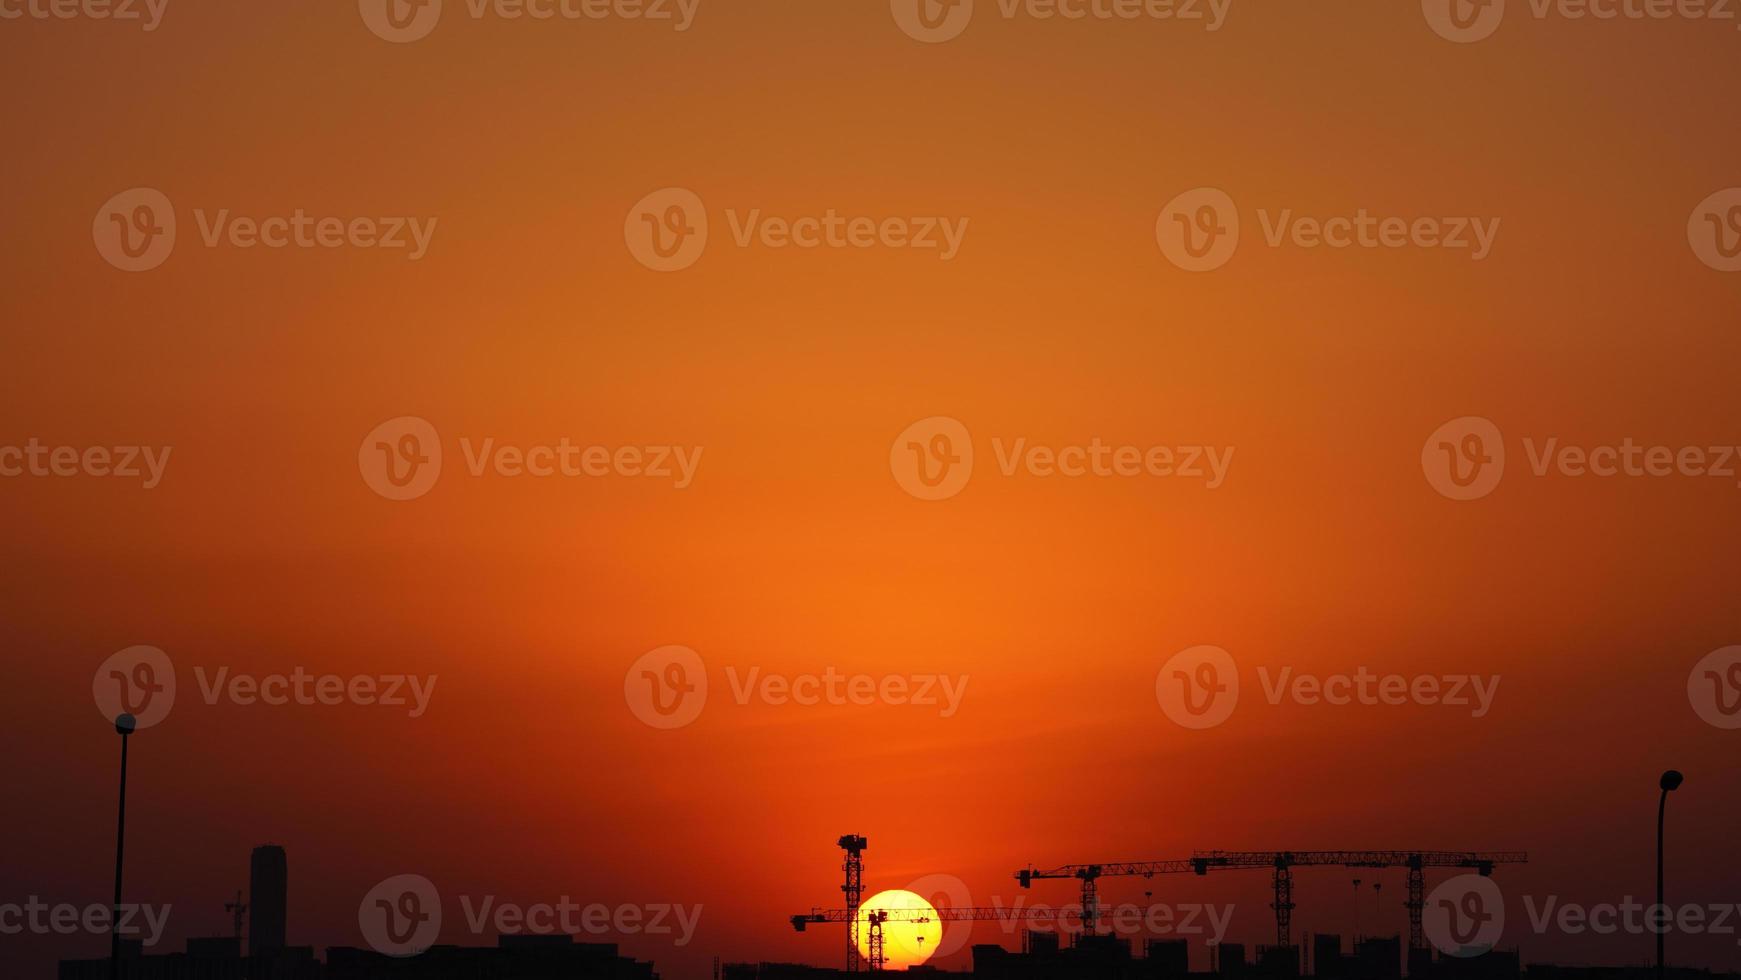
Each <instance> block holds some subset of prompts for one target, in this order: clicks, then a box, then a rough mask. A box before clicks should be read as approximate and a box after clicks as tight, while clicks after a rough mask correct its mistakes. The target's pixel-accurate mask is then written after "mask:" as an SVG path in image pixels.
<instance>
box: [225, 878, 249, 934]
mask: <svg viewBox="0 0 1741 980" xmlns="http://www.w3.org/2000/svg"><path fill="white" fill-rule="evenodd" d="M224 911H225V912H228V913H230V924H231V925H232V926H234V927H235V930H236V944H237V946H238V947H240V945H241V942H242V921H243V920H244V919H246V918H247V916H248V906H247V905H246V904H244V903H243V902H242V892H241V890H240V889H238V890H237V891H236V900H235V901H233V902H225V903H224Z"/></svg>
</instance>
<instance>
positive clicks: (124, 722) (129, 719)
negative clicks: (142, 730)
mask: <svg viewBox="0 0 1741 980" xmlns="http://www.w3.org/2000/svg"><path fill="white" fill-rule="evenodd" d="M138 727H139V719H137V718H135V717H133V716H132V715H130V714H126V713H122V714H121V715H119V716H117V717H116V718H115V734H117V735H131V734H133V730H134V729H136V728H138Z"/></svg>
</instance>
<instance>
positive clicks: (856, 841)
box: [794, 834, 882, 973]
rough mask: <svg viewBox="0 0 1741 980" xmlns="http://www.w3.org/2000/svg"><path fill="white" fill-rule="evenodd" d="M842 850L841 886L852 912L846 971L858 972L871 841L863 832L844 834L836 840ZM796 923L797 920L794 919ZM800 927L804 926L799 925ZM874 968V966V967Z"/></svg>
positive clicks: (848, 929)
mask: <svg viewBox="0 0 1741 980" xmlns="http://www.w3.org/2000/svg"><path fill="white" fill-rule="evenodd" d="M836 843H837V844H839V845H840V848H841V850H843V851H845V852H846V861H845V863H844V864H842V865H841V867H842V868H843V869H844V870H845V871H846V884H844V885H841V886H840V890H841V892H842V893H844V894H845V895H846V908H847V911H848V912H850V913H852V914H851V915H849V916H848V917H847V927H846V972H848V973H857V972H858V967H859V962H858V915H857V913H858V907H859V904H860V903H861V902H863V901H864V852H865V849H866V848H868V847H870V841H868V840H866V839H865V837H864V835H863V834H843V835H842V836H841V838H840V840H838V841H836ZM794 924H796V922H795V921H794ZM799 928H803V927H802V926H799ZM877 936H878V938H881V936H882V927H881V926H880V925H879V926H878V927H877ZM873 969H874V967H873Z"/></svg>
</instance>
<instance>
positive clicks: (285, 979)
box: [8, 935, 659, 980]
mask: <svg viewBox="0 0 1741 980" xmlns="http://www.w3.org/2000/svg"><path fill="white" fill-rule="evenodd" d="M120 978H121V980H659V975H658V974H657V973H655V972H654V970H653V964H652V963H648V962H642V961H639V960H633V959H629V958H628V957H625V956H623V955H621V954H620V953H619V952H618V950H617V946H616V944H615V943H577V942H575V941H574V940H573V937H571V936H566V935H558V936H502V937H501V938H500V939H499V940H498V942H497V945H495V946H432V947H430V948H429V949H427V950H424V951H423V952H422V953H420V954H418V955H416V956H407V957H403V958H396V957H392V956H386V955H384V954H381V953H377V952H375V951H374V950H369V949H353V948H350V947H344V946H335V947H331V948H329V949H327V951H326V961H325V962H324V963H323V962H321V961H320V960H318V959H316V958H315V955H314V950H313V949H312V948H310V947H307V946H289V947H284V948H282V949H279V950H275V951H273V952H271V953H267V954H264V955H262V956H255V955H249V956H243V955H242V952H241V944H240V943H238V942H236V941H235V939H233V938H220V939H190V940H188V942H187V950H186V952H182V953H170V954H168V955H164V956H145V955H142V954H141V951H140V947H139V944H138V943H137V942H132V943H129V944H127V945H126V946H125V947H124V949H123V953H122V958H121V970H120ZM8 980H11V978H8ZM60 980H109V960H108V958H107V957H105V958H103V959H96V960H65V961H62V962H61V964H60Z"/></svg>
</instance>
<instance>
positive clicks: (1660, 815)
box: [1656, 769, 1686, 980]
mask: <svg viewBox="0 0 1741 980" xmlns="http://www.w3.org/2000/svg"><path fill="white" fill-rule="evenodd" d="M1685 781H1686V777H1685V776H1683V775H1681V774H1680V773H1679V772H1677V771H1676V770H1674V769H1670V770H1668V771H1667V772H1665V773H1663V774H1662V779H1661V780H1659V781H1658V782H1657V785H1658V786H1660V787H1662V796H1660V797H1658V798H1657V801H1656V907H1657V908H1659V909H1661V910H1662V912H1661V913H1659V914H1662V915H1666V914H1667V912H1668V906H1667V905H1665V904H1664V903H1663V898H1662V836H1663V833H1662V832H1663V820H1664V817H1665V815H1666V814H1667V812H1668V795H1669V794H1670V793H1672V792H1674V791H1675V790H1677V789H1680V788H1681V783H1683V782H1685ZM1667 928H1668V923H1666V922H1658V923H1657V928H1656V980H1662V978H1663V970H1664V967H1663V963H1664V960H1663V945H1664V942H1663V940H1664V938H1665V934H1666V930H1667Z"/></svg>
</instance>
